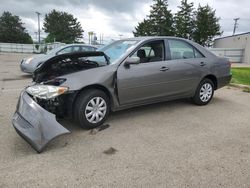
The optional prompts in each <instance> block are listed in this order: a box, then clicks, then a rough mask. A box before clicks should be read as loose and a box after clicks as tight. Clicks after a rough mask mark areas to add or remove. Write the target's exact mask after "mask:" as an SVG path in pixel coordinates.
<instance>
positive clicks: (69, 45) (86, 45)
mask: <svg viewBox="0 0 250 188" xmlns="http://www.w3.org/2000/svg"><path fill="white" fill-rule="evenodd" d="M71 46H84V47H92V48H96V46H93V45H90V44H66V45H64V46H62V47H63V48H65V47H71Z"/></svg>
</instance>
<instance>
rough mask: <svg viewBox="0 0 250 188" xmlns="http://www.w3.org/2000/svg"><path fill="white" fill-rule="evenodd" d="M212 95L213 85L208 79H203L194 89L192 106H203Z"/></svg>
mask: <svg viewBox="0 0 250 188" xmlns="http://www.w3.org/2000/svg"><path fill="white" fill-rule="evenodd" d="M213 95H214V83H213V82H212V81H211V80H210V79H207V78H205V79H203V80H202V81H201V82H200V84H199V86H198V87H197V89H196V92H195V95H194V97H193V98H192V100H193V102H194V104H196V105H199V106H203V105H206V104H208V103H209V102H210V101H211V100H212V98H213Z"/></svg>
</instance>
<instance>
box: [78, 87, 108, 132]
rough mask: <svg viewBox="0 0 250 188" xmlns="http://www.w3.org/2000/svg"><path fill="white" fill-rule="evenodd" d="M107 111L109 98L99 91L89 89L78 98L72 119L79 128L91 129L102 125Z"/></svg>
mask: <svg viewBox="0 0 250 188" xmlns="http://www.w3.org/2000/svg"><path fill="white" fill-rule="evenodd" d="M109 111H110V102H109V97H108V96H107V95H106V94H105V93H104V92H103V91H101V90H96V89H89V90H86V91H84V92H82V93H81V94H80V95H79V96H78V98H77V100H76V103H75V109H74V118H75V120H76V121H77V122H78V123H79V125H80V126H81V127H83V128H86V129H93V128H96V127H98V126H100V125H102V124H103V123H104V121H105V120H106V119H107V117H108V114H109Z"/></svg>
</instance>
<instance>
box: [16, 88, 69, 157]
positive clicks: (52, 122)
mask: <svg viewBox="0 0 250 188" xmlns="http://www.w3.org/2000/svg"><path fill="white" fill-rule="evenodd" d="M12 124H13V126H14V128H15V129H16V131H17V133H18V134H19V135H20V136H21V137H22V138H23V139H24V140H26V141H27V142H28V143H29V144H30V145H31V146H32V147H33V148H34V149H35V150H36V151H37V152H39V153H40V152H41V151H42V150H43V149H44V147H45V146H46V145H47V144H48V143H49V142H50V141H51V140H53V139H54V138H56V137H58V136H60V135H63V134H66V133H70V132H69V131H68V130H67V129H65V128H64V127H63V126H62V125H60V124H59V123H58V122H57V121H56V118H55V115H54V114H52V113H50V112H48V111H47V110H45V109H43V108H42V107H41V106H40V105H39V104H37V103H36V102H35V101H34V100H33V99H32V98H31V97H30V96H29V95H28V94H27V93H26V92H25V91H23V92H22V93H21V95H20V98H19V101H18V104H17V110H16V112H15V114H14V115H13V118H12Z"/></svg>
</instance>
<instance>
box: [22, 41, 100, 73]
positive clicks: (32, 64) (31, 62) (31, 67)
mask: <svg viewBox="0 0 250 188" xmlns="http://www.w3.org/2000/svg"><path fill="white" fill-rule="evenodd" d="M96 49H97V48H96V47H95V46H92V45H85V44H68V45H65V46H61V47H58V48H55V49H53V50H51V51H49V52H48V53H46V54H39V55H35V56H32V57H27V58H24V59H23V60H22V61H21V64H20V69H21V71H22V72H25V73H29V74H32V73H33V72H34V71H35V70H36V69H37V68H38V67H39V66H41V64H43V62H45V61H47V60H48V59H50V58H52V57H54V56H56V55H61V54H65V53H72V52H85V51H96Z"/></svg>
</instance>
